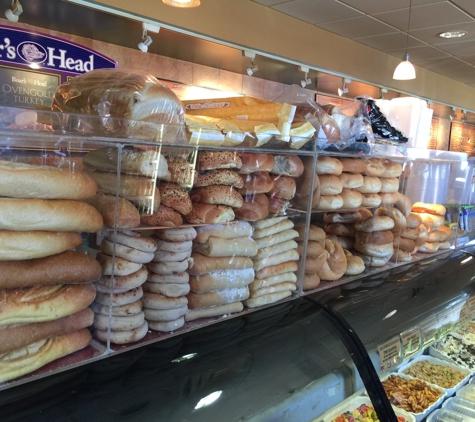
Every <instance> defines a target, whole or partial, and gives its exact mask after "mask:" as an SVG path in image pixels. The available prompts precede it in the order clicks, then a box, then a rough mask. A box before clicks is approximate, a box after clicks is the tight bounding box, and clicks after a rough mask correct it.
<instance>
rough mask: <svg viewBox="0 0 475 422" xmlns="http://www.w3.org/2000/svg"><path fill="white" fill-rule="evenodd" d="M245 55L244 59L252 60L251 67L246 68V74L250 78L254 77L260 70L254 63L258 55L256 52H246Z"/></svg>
mask: <svg viewBox="0 0 475 422" xmlns="http://www.w3.org/2000/svg"><path fill="white" fill-rule="evenodd" d="M243 54H244V57H249V58H250V59H251V66H250V67H247V68H246V72H247V74H248V75H249V76H252V75H253V74H254V73H256V72H257V71H258V70H259V67H258V66H257V64H255V63H254V59H255V58H256V53H254V51H250V50H244V51H243Z"/></svg>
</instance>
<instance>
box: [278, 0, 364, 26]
mask: <svg viewBox="0 0 475 422" xmlns="http://www.w3.org/2000/svg"><path fill="white" fill-rule="evenodd" d="M273 9H275V10H279V11H280V12H283V13H286V14H288V15H290V16H293V17H295V18H297V19H301V20H303V21H305V22H309V23H314V24H319V23H323V22H331V21H336V20H341V19H349V18H354V17H357V16H362V13H360V12H357V11H355V10H353V9H351V8H350V7H347V6H345V5H344V4H341V3H337V2H336V1H334V0H294V1H291V2H288V3H283V4H278V5H276V6H273Z"/></svg>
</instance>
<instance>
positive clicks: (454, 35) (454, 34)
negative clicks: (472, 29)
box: [437, 31, 467, 38]
mask: <svg viewBox="0 0 475 422" xmlns="http://www.w3.org/2000/svg"><path fill="white" fill-rule="evenodd" d="M465 35H467V33H466V32H465V31H447V32H442V33H440V34H437V36H438V37H440V38H461V37H464V36H465Z"/></svg>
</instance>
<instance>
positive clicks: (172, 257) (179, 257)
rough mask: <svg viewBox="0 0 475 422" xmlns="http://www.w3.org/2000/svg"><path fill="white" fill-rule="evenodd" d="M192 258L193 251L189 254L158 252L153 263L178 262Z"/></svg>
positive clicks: (188, 252)
mask: <svg viewBox="0 0 475 422" xmlns="http://www.w3.org/2000/svg"><path fill="white" fill-rule="evenodd" d="M190 256H191V249H190V250H189V251H187V252H168V251H157V252H155V253H154V257H153V260H152V261H153V262H178V261H183V260H185V259H186V258H189V257H190Z"/></svg>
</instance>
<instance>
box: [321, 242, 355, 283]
mask: <svg viewBox="0 0 475 422" xmlns="http://www.w3.org/2000/svg"><path fill="white" fill-rule="evenodd" d="M325 255H326V259H325V262H324V264H323V265H322V267H321V268H320V269H319V270H317V272H316V273H317V275H318V277H319V278H320V280H328V281H332V280H338V279H339V278H340V277H342V276H343V274H345V272H346V269H347V265H348V263H347V259H346V255H345V252H344V251H343V248H342V247H341V246H340V245H339V244H338V243H335V242H332V241H331V240H329V239H325Z"/></svg>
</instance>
